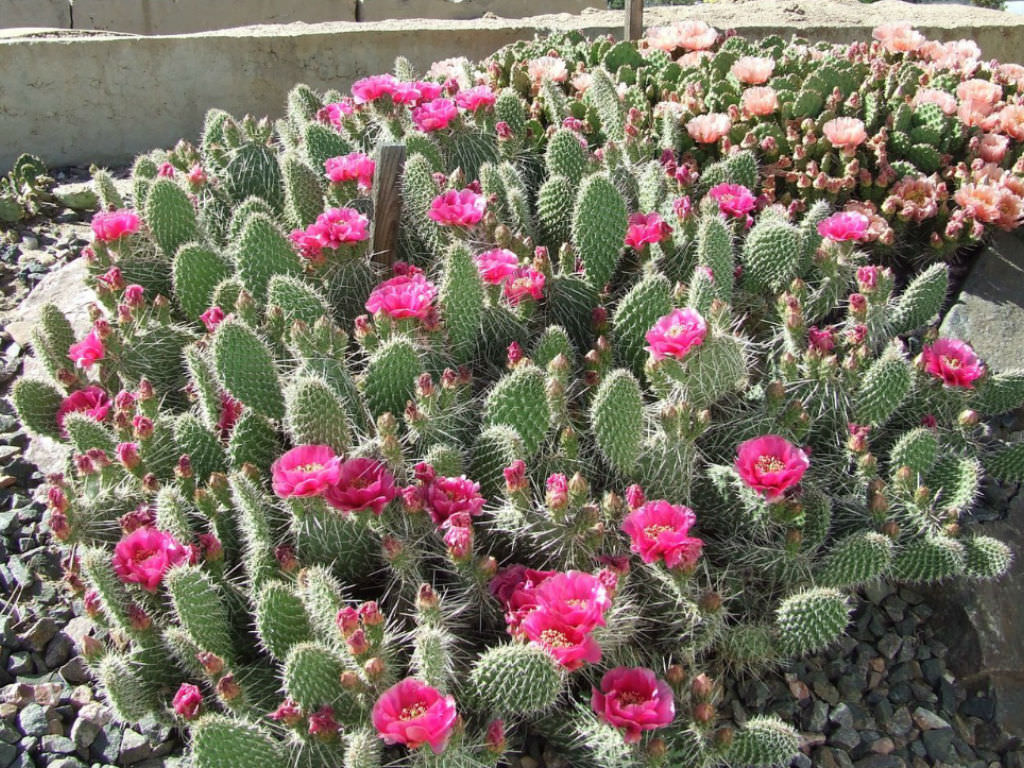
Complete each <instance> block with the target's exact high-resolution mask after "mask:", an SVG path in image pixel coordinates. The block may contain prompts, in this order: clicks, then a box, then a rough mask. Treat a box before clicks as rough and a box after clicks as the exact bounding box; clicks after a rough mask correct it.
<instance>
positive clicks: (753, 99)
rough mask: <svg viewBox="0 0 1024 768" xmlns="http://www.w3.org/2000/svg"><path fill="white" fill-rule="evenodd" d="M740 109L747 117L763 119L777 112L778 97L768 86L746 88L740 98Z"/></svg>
mask: <svg viewBox="0 0 1024 768" xmlns="http://www.w3.org/2000/svg"><path fill="white" fill-rule="evenodd" d="M740 107H741V108H742V109H743V111H744V112H745V113H746V114H747V115H750V116H752V117H765V116H767V115H771V114H774V113H775V112H776V110H778V108H779V97H778V94H776V93H775V89H774V88H772V87H771V86H768V85H764V86H758V87H756V88H747V90H745V91H744V92H743V96H741V97H740Z"/></svg>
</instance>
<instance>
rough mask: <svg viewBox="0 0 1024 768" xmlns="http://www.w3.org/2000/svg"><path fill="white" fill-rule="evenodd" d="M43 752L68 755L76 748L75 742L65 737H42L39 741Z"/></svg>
mask: <svg viewBox="0 0 1024 768" xmlns="http://www.w3.org/2000/svg"><path fill="white" fill-rule="evenodd" d="M41 746H42V748H43V752H50V753H52V754H55V755H70V754H71V753H72V752H74V751H75V749H76V748H77V747H76V746H75V742H73V741H72V740H71V739H69V738H68V737H67V736H53V735H47V736H43V738H42V740H41Z"/></svg>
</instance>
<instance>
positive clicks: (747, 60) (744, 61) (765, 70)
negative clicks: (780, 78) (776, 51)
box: [729, 56, 775, 85]
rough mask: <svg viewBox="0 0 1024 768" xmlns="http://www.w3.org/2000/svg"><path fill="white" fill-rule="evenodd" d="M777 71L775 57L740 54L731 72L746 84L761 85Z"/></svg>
mask: <svg viewBox="0 0 1024 768" xmlns="http://www.w3.org/2000/svg"><path fill="white" fill-rule="evenodd" d="M774 71H775V59H773V58H772V57H771V56H740V57H739V58H738V59H736V63H735V64H733V65H732V68H731V69H730V70H729V73H730V74H731V75H732V76H733V77H735V78H736V79H737V80H739V81H740V82H741V83H743V84H744V85H761V84H762V83H767V82H768V78H770V77H771V76H772V72H774Z"/></svg>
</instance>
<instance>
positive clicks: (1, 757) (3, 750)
mask: <svg viewBox="0 0 1024 768" xmlns="http://www.w3.org/2000/svg"><path fill="white" fill-rule="evenodd" d="M17 756H18V748H17V747H16V746H14V745H13V744H8V743H7V742H6V741H0V768H7V766H9V765H10V764H11V763H13V762H14V759H15V758H16V757H17Z"/></svg>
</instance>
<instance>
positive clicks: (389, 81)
mask: <svg viewBox="0 0 1024 768" xmlns="http://www.w3.org/2000/svg"><path fill="white" fill-rule="evenodd" d="M397 85H398V81H397V80H396V79H395V78H394V77H392V76H391V75H372V76H371V77H364V78H363V79H362V80H356V81H355V82H354V83H353V84H352V95H353V96H354V97H355V101H356V104H366V103H367V102H371V101H376V100H377V99H380V98H382V97H384V96H390V95H391V94H392V93H394V91H395V87H396V86H397Z"/></svg>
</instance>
